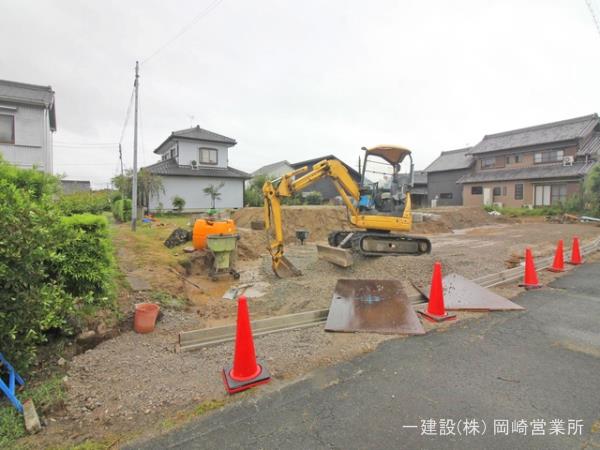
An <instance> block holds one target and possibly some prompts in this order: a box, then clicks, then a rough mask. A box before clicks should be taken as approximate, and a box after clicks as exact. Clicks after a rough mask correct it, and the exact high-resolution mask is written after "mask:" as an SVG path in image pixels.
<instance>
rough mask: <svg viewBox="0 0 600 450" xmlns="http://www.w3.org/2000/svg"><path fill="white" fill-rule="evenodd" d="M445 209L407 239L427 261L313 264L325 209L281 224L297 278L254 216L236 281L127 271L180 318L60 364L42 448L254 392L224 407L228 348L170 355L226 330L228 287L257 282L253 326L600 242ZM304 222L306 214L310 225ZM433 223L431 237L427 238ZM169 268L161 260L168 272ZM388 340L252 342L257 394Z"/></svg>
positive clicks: (162, 427) (244, 231) (116, 432)
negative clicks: (422, 239)
mask: <svg viewBox="0 0 600 450" xmlns="http://www.w3.org/2000/svg"><path fill="white" fill-rule="evenodd" d="M295 209H298V210H300V208H289V209H287V211H294V210H295ZM454 210H455V211H454V212H452V211H450V210H448V211H445V210H443V209H440V210H436V211H430V210H428V211H427V212H428V213H430V212H431V213H433V214H436V215H439V216H440V218H441V219H438V220H437V221H432V222H423V223H417V224H415V225H416V226H415V230H414V234H424V235H426V236H427V237H429V238H430V239H431V241H432V244H433V250H432V253H431V254H430V255H423V256H398V257H392V256H389V257H378V258H373V257H370V258H368V257H362V258H359V257H355V262H354V264H353V266H352V267H349V268H340V267H336V266H333V265H331V264H330V263H328V262H325V261H321V260H319V259H318V258H317V253H316V249H315V245H314V243H315V242H323V241H325V240H326V237H327V232H328V231H330V230H331V229H332V228H331V226H332V225H333V226H335V224H333V223H332V222H337V227H338V228H340V229H342V228H343V226H342V225H343V224H344V223H346V220H345V216H344V215H343V209H342V208H335V207H334V208H329V207H324V208H323V209H322V210H319V213H318V214H315V211H314V210H313V211H311V210H310V208H305V210H304V211H302V212H293V213H292V214H295V215H297V219H296V220H298V221H300V220H301V221H302V222H294V221H293V220H292V221H290V222H289V223H286V227H287V228H286V236H287V240H288V242H289V245H288V246H287V247H286V250H287V251H286V255H287V256H288V257H289V258H290V259H291V260H292V261H293V263H294V264H295V265H296V266H297V267H298V268H300V269H301V270H302V272H303V276H301V277H297V278H292V279H279V278H277V277H276V276H275V275H274V274H273V273H272V271H271V267H270V258H269V256H268V254H267V252H266V239H265V232H264V231H260V230H251V229H250V225H249V223H250V221H252V220H257V219H260V209H258V208H248V209H244V210H240V211H239V212H237V213H235V214H234V218H235V219H236V221H237V224H238V229H239V231H240V235H241V239H240V247H241V248H240V255H239V258H238V261H237V268H238V270H239V271H240V272H241V278H240V280H220V281H218V282H212V281H210V279H209V278H208V277H207V276H206V274H204V273H203V271H202V268H201V267H197V268H194V267H192V268H191V269H190V270H188V273H189V274H187V275H186V274H185V272H184V271H183V270H179V272H180V274H181V275H182V276H177V275H175V274H173V273H172V271H171V270H164V271H162V272H161V269H160V268H159V267H156V262H155V261H154V262H152V261H148V267H150V266H154V270H153V271H152V272H149V271H144V270H142V269H141V268H140V267H138V268H137V269H136V273H137V274H138V275H139V276H142V277H146V278H147V279H148V281H149V283H150V284H151V285H152V286H153V288H154V289H156V287H157V286H161V282H160V280H156V277H157V276H158V274H159V273H160V274H162V273H164V274H165V276H167V275H166V274H168V273H170V274H171V275H168V278H166V280H167V281H166V283H165V280H163V282H162V288H163V289H168V290H169V291H171V292H172V293H173V294H176V295H179V296H185V297H186V298H187V299H188V306H187V307H186V308H185V309H182V310H168V309H167V310H165V311H164V313H163V316H162V319H161V320H160V321H159V322H158V324H157V327H156V330H155V331H154V332H153V333H151V334H147V335H138V334H136V333H134V332H133V331H126V332H123V333H122V334H120V335H119V336H117V337H115V338H113V339H110V340H107V341H105V342H103V343H101V344H100V345H98V346H97V347H95V348H93V349H91V350H88V351H86V352H85V353H82V354H80V355H78V356H76V357H75V358H74V359H73V360H72V361H71V362H70V364H69V369H68V375H67V378H66V380H65V384H66V386H67V397H68V398H67V400H65V408H64V410H62V411H59V412H57V413H56V414H55V416H53V417H52V418H51V419H52V420H51V421H49V422H48V427H47V431H46V433H45V435H44V437H43V439H44V441H45V442H48V443H51V442H53V441H56V442H61V441H63V440H64V438H65V436H69V440H71V441H73V442H78V441H84V440H85V439H88V438H93V439H99V438H102V439H105V438H111V439H113V440H114V442H115V443H116V444H118V442H120V439H129V438H131V437H132V433H133V435H135V432H133V431H132V430H140V429H142V428H143V427H145V426H148V425H152V430H153V432H156V433H159V432H162V431H166V430H167V429H169V428H171V427H172V426H174V425H177V420H178V419H177V418H179V419H180V420H185V418H189V417H192V416H193V415H194V414H195V412H194V411H199V410H202V411H204V410H206V409H210V408H212V407H215V406H219V405H222V404H223V402H229V401H236V400H238V399H239V398H244V397H246V396H247V395H256V391H255V392H253V393H248V394H239V397H235V398H233V399H232V398H230V397H228V396H227V394H226V392H225V391H224V389H223V384H222V380H221V378H220V375H219V374H220V372H221V370H222V368H223V365H224V364H225V363H226V362H228V361H230V360H231V357H232V353H233V345H232V344H231V343H225V344H220V345H216V346H212V347H208V348H203V349H200V350H197V351H190V352H185V353H175V352H174V344H175V343H176V341H177V336H178V333H179V332H180V331H184V330H193V329H198V328H205V327H214V326H220V325H227V324H231V323H233V322H234V321H235V315H236V303H235V301H232V300H225V299H223V298H222V296H223V294H224V293H225V292H226V291H227V290H228V289H229V288H230V287H231V286H235V285H237V284H255V285H257V286H258V287H259V289H256V290H255V294H254V296H250V299H249V308H250V314H251V318H252V319H259V318H266V317H273V316H277V315H283V314H290V313H296V312H303V311H310V310H315V309H322V308H327V307H329V304H330V302H331V299H332V294H333V292H334V288H335V285H336V283H337V281H338V279H341V278H345V279H390V280H397V281H400V282H401V283H402V285H403V287H404V289H405V291H406V292H407V293H413V292H415V291H414V288H413V287H412V286H411V282H414V283H417V284H422V285H426V284H428V283H429V282H430V280H431V269H432V266H433V263H434V262H435V261H440V262H441V263H442V266H443V271H444V273H445V274H448V273H451V272H454V273H457V274H460V275H462V276H464V277H466V278H468V279H472V278H475V277H478V276H482V275H485V274H489V273H493V272H499V271H502V270H504V269H505V268H506V261H507V260H510V259H511V258H512V259H513V260H516V261H518V260H519V259H522V257H523V256H524V249H525V247H526V246H528V247H530V248H531V249H532V251H533V254H534V256H535V257H536V258H539V257H545V256H551V255H552V254H553V251H554V248H555V246H556V242H557V241H558V239H561V238H562V239H565V243H569V242H570V240H571V238H572V237H573V236H579V238H580V239H581V242H582V244H583V245H585V244H586V243H589V242H591V241H592V240H594V239H597V238H598V237H599V236H600V228H598V227H596V226H593V225H583V224H551V223H546V222H545V221H543V220H542V219H538V220H534V221H526V222H522V223H515V222H514V221H510V220H509V219H505V218H500V219H499V220H498V219H497V218H494V217H492V216H488V215H487V214H486V213H485V212H484V211H482V210H477V211H469V209H468V208H462V209H461V208H455V209H454ZM340 211H341V212H342V214H341V215H340ZM321 212H322V213H321ZM455 215H458V218H456V217H455ZM236 216H237V217H236ZM303 216H304V217H310V218H312V219H311V220H312V222H311V220H306V219H304V218H303ZM432 223H433V224H435V225H431V224H432ZM457 223H459V224H463V225H464V224H466V226H468V227H469V228H461V229H459V228H457V227H456V224H457ZM421 225H422V227H421ZM295 227H298V228H304V229H308V230H309V232H310V235H309V242H307V243H306V244H305V245H299V244H297V243H295V242H294V240H295V238H294V228H295ZM427 227H431V229H429V230H428V229H427ZM435 227H437V230H434V228H435ZM440 231H442V232H440ZM167 232H168V230H165V233H167ZM244 249H246V250H244ZM126 257H127V255H126V254H124V253H122V254H120V258H126ZM591 258H598V256H597V255H594V256H591ZM172 263H173V262H172V261H170V263H169V266H170V267H171V268H172V265H173V264H172ZM197 264H199V265H200V264H201V262H198V263H197ZM558 276H560V274H556V273H551V272H543V273H540V282H541V283H542V284H546V283H547V282H548V281H549V280H552V279H554V278H555V277H558ZM182 277H185V278H187V280H188V281H190V282H191V283H188V282H186V281H185V280H184V279H183V278H182ZM167 284H168V285H167ZM493 290H494V291H495V292H497V293H499V294H500V295H503V296H505V297H507V298H512V297H514V296H515V295H516V294H517V293H518V292H520V291H521V288H519V287H517V283H510V284H507V285H503V286H499V287H496V288H494V289H493ZM524 306H526V305H524ZM481 314H485V313H476V312H458V320H457V321H455V322H454V323H449V322H445V323H441V324H430V323H424V324H423V325H424V328H425V330H426V331H430V330H432V329H433V328H435V329H437V331H439V332H442V331H443V330H444V329H446V328H447V327H449V326H461V325H460V324H461V323H462V322H464V321H465V320H468V319H472V318H476V317H479V316H480V315H481ZM497 314H519V312H508V313H504V312H502V313H497ZM393 338H398V337H397V336H389V335H380V334H370V333H361V334H352V333H327V332H325V331H324V330H323V325H319V326H314V327H309V328H305V329H301V330H292V331H285V332H282V333H278V334H271V335H266V336H262V337H259V338H257V339H256V340H255V345H256V352H257V356H258V357H259V358H260V359H263V360H265V361H266V363H267V364H268V366H269V370H270V372H271V375H272V377H273V382H272V383H270V384H269V385H266V386H264V387H262V388H260V390H259V391H261V390H269V391H270V390H277V389H280V388H281V386H283V385H284V384H285V383H287V382H289V381H291V380H295V379H297V378H299V377H302V376H303V375H304V374H306V373H307V372H309V371H311V370H312V369H314V368H316V367H319V366H322V365H328V364H333V363H335V362H338V361H342V360H345V359H348V358H351V357H354V356H356V355H358V354H361V353H364V352H368V351H372V350H374V349H375V348H376V347H377V345H378V344H379V343H380V342H382V341H383V340H386V339H393ZM401 339H402V338H401ZM173 417H175V419H173ZM32 439H35V438H32Z"/></svg>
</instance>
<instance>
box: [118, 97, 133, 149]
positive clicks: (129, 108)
mask: <svg viewBox="0 0 600 450" xmlns="http://www.w3.org/2000/svg"><path fill="white" fill-rule="evenodd" d="M134 94H135V86H134V87H133V88H132V89H131V97H129V105H127V112H126V113H125V122H123V128H122V129H121V138H120V139H119V142H118V144H119V145H120V144H122V143H123V138H124V137H125V129H126V128H127V124H128V123H129V117H130V116H131V106H132V105H133V96H134Z"/></svg>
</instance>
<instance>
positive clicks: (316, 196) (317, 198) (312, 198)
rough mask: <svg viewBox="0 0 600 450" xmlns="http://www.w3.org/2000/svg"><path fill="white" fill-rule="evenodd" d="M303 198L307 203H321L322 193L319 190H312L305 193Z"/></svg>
mask: <svg viewBox="0 0 600 450" xmlns="http://www.w3.org/2000/svg"><path fill="white" fill-rule="evenodd" d="M304 199H305V200H306V203H307V204H309V205H320V204H322V203H323V194H321V193H320V192H319V191H312V192H309V193H308V194H306V197H304Z"/></svg>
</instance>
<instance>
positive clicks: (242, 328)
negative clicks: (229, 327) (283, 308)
mask: <svg viewBox="0 0 600 450" xmlns="http://www.w3.org/2000/svg"><path fill="white" fill-rule="evenodd" d="M270 380H271V375H269V371H268V370H267V368H266V367H265V365H264V364H259V363H257V362H256V353H255V352H254V341H253V339H252V328H251V327H250V315H249V314H248V301H247V299H246V296H245V295H242V296H241V297H240V298H239V299H238V316H237V326H236V330H235V351H234V356H233V367H232V366H226V367H225V368H224V369H223V382H224V383H225V389H227V392H229V393H230V394H235V393H236V392H240V391H244V390H246V389H250V388H251V387H254V386H257V385H259V384H263V383H268V382H269V381H270Z"/></svg>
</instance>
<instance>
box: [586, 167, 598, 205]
mask: <svg viewBox="0 0 600 450" xmlns="http://www.w3.org/2000/svg"><path fill="white" fill-rule="evenodd" d="M584 189H585V194H586V198H587V199H588V200H589V203H590V207H591V208H590V209H591V210H592V213H593V214H595V215H600V164H596V165H595V166H594V167H593V168H592V170H590V172H589V174H588V176H587V179H586V180H585V187H584Z"/></svg>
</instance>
